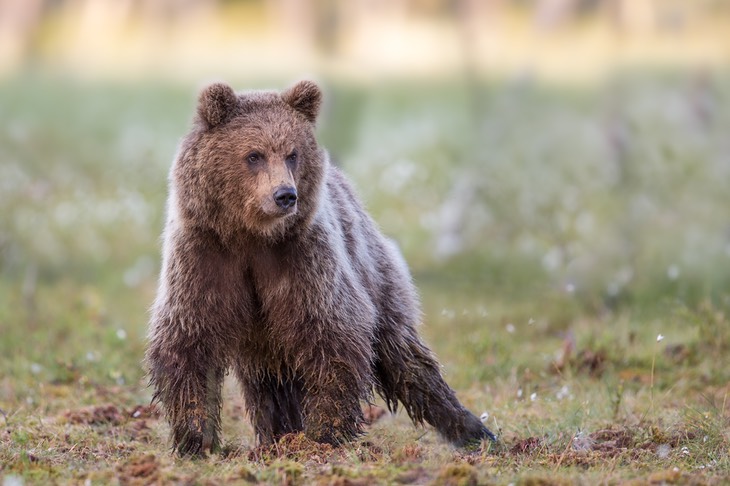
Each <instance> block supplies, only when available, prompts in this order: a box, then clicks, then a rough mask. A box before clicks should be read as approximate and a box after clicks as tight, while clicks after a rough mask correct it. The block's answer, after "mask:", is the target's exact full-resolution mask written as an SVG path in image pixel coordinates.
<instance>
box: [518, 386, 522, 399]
mask: <svg viewBox="0 0 730 486" xmlns="http://www.w3.org/2000/svg"><path fill="white" fill-rule="evenodd" d="M517 398H522V388H520V389H518V390H517Z"/></svg>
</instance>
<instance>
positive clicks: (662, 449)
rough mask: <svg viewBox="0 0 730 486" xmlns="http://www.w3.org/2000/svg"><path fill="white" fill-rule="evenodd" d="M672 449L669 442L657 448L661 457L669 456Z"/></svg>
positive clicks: (657, 453) (657, 452)
mask: <svg viewBox="0 0 730 486" xmlns="http://www.w3.org/2000/svg"><path fill="white" fill-rule="evenodd" d="M670 450H671V447H669V446H668V445H667V444H661V445H660V446H659V447H657V448H656V455H657V456H659V458H660V459H666V458H667V457H668V456H669V451H670Z"/></svg>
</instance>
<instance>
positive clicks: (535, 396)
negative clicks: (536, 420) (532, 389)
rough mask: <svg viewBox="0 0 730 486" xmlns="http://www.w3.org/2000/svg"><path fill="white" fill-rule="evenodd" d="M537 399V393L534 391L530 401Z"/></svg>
mask: <svg viewBox="0 0 730 486" xmlns="http://www.w3.org/2000/svg"><path fill="white" fill-rule="evenodd" d="M535 400H537V393H533V394H532V395H530V401H531V402H534V401H535Z"/></svg>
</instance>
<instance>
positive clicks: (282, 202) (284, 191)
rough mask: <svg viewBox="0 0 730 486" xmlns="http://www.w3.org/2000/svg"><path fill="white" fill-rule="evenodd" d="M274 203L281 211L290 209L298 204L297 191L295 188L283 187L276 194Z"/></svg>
mask: <svg viewBox="0 0 730 486" xmlns="http://www.w3.org/2000/svg"><path fill="white" fill-rule="evenodd" d="M274 201H276V205H277V206H279V207H280V208H281V209H289V208H290V207H292V206H294V205H295V204H296V202H297V190H296V189H294V188H293V187H291V186H290V187H282V188H279V189H277V190H276V192H275V193H274Z"/></svg>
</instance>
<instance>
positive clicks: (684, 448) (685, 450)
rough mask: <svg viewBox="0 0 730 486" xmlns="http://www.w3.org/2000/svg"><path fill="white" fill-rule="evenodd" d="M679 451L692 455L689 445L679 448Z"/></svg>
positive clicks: (684, 454) (685, 454)
mask: <svg viewBox="0 0 730 486" xmlns="http://www.w3.org/2000/svg"><path fill="white" fill-rule="evenodd" d="M679 453H680V454H682V455H683V456H689V455H690V452H689V448H688V447H687V446H684V447H682V448H681V449H680V450H679Z"/></svg>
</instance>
